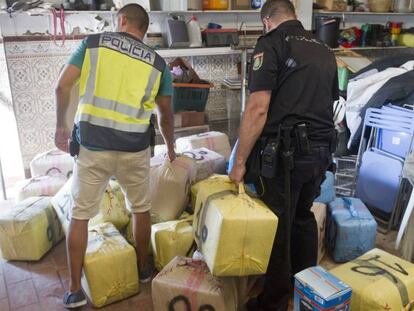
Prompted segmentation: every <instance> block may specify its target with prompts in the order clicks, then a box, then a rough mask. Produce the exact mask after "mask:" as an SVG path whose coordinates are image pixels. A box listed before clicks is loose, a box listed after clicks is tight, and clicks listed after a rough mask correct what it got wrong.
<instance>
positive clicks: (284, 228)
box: [230, 0, 338, 311]
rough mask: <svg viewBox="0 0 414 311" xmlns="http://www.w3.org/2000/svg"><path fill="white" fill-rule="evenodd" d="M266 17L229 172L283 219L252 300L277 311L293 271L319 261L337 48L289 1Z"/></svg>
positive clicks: (273, 3)
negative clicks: (317, 213)
mask: <svg viewBox="0 0 414 311" xmlns="http://www.w3.org/2000/svg"><path fill="white" fill-rule="evenodd" d="M261 18H262V22H263V25H264V28H265V32H266V34H265V35H264V36H262V37H261V38H260V39H259V40H258V42H257V45H256V48H255V51H254V53H253V58H252V66H251V69H250V76H249V89H250V97H249V100H248V103H247V105H246V110H245V112H244V115H243V120H242V122H241V126H240V140H239V145H238V147H237V153H236V157H235V161H234V162H235V164H234V166H233V169H232V171H231V173H230V178H231V179H232V180H233V181H234V182H236V183H240V182H242V180H245V181H247V179H250V181H251V182H254V183H255V186H256V187H255V188H256V190H257V193H258V195H260V196H261V198H262V200H263V201H264V202H265V203H266V204H267V205H268V206H269V207H270V208H271V209H272V211H273V212H274V213H275V214H276V215H277V216H278V218H279V223H278V229H277V233H276V237H275V242H274V246H273V249H272V254H271V258H270V262H269V266H268V269H267V273H266V277H265V283H264V290H263V292H262V294H261V295H260V296H259V297H258V299H257V300H253V301H251V302H250V303H249V305H248V307H249V309H250V310H254V311H261V310H266V311H270V310H271V311H273V310H287V308H288V304H289V299H290V298H291V294H292V284H293V282H292V281H293V279H292V276H293V275H294V274H295V273H296V272H299V271H301V270H303V269H305V268H307V267H309V266H314V265H316V262H317V246H318V231H317V225H316V221H315V217H314V215H313V213H312V211H311V207H312V203H313V200H314V199H315V198H316V197H317V195H318V192H319V191H320V190H319V189H320V185H321V182H322V180H323V179H324V176H325V172H326V169H327V168H328V165H329V164H330V162H331V153H332V151H333V149H334V148H335V131H334V124H333V103H334V101H335V100H336V99H337V98H338V79H337V68H336V61H335V56H334V54H333V52H332V51H331V50H330V49H329V47H327V46H326V45H325V44H323V43H322V42H319V41H318V40H316V39H315V38H314V37H313V36H312V34H310V33H309V32H307V31H305V29H304V28H303V26H302V24H301V23H300V22H299V21H298V20H297V19H296V15H295V9H294V7H293V4H292V3H291V1H289V0H268V1H267V2H266V3H265V4H264V6H263V8H262V11H261ZM246 172H247V174H246Z"/></svg>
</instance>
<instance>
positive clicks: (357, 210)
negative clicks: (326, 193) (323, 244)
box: [327, 198, 377, 262]
mask: <svg viewBox="0 0 414 311" xmlns="http://www.w3.org/2000/svg"><path fill="white" fill-rule="evenodd" d="M376 234H377V223H376V221H375V219H374V217H373V216H372V215H371V213H370V212H369V210H368V208H367V207H366V206H365V204H364V203H363V202H362V201H361V200H360V199H357V198H338V199H336V200H335V201H333V202H331V203H329V217H328V222H327V248H328V251H329V253H330V254H331V255H332V257H333V259H334V260H335V261H336V262H347V261H349V260H353V259H355V258H357V257H358V256H361V255H362V254H364V253H365V252H367V251H369V250H371V249H373V248H374V246H375V237H376Z"/></svg>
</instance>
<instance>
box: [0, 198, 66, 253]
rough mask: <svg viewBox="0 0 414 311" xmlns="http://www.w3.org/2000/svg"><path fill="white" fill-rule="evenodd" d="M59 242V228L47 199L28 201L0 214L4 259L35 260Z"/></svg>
mask: <svg viewBox="0 0 414 311" xmlns="http://www.w3.org/2000/svg"><path fill="white" fill-rule="evenodd" d="M62 238H63V231H62V226H61V225H60V222H59V219H58V217H57V215H56V212H55V210H54V209H53V207H52V205H51V204H50V198H47V197H33V198H28V199H26V200H24V201H23V202H20V203H18V204H17V205H16V206H14V207H13V208H10V209H7V212H5V213H0V250H1V255H2V257H3V258H4V259H8V260H39V259H40V258H42V257H43V255H44V254H46V252H47V251H49V250H50V249H51V248H52V247H53V246H54V245H55V244H56V243H57V242H59V241H60V240H61V239H62Z"/></svg>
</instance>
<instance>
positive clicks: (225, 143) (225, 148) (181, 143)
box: [175, 131, 231, 161]
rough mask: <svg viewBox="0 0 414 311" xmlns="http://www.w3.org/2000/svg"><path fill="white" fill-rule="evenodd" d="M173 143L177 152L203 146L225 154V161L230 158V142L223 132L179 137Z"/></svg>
mask: <svg viewBox="0 0 414 311" xmlns="http://www.w3.org/2000/svg"><path fill="white" fill-rule="evenodd" d="M175 144H176V146H177V152H184V151H188V150H192V149H197V148H203V147H204V148H207V149H209V150H212V151H215V152H217V153H219V154H221V155H223V156H225V157H226V161H228V160H229V158H230V153H231V147H230V142H229V138H228V137H227V135H226V134H224V133H220V132H214V131H212V132H207V133H201V134H196V135H192V136H187V137H181V138H178V139H177V140H176V142H175Z"/></svg>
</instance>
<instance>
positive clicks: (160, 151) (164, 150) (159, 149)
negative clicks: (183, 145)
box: [154, 145, 168, 156]
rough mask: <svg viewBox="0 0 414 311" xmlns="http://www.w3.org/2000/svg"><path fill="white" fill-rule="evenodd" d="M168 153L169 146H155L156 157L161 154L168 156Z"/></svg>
mask: <svg viewBox="0 0 414 311" xmlns="http://www.w3.org/2000/svg"><path fill="white" fill-rule="evenodd" d="M167 151H168V148H167V145H155V146H154V156H157V155H160V154H166V153H167Z"/></svg>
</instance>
